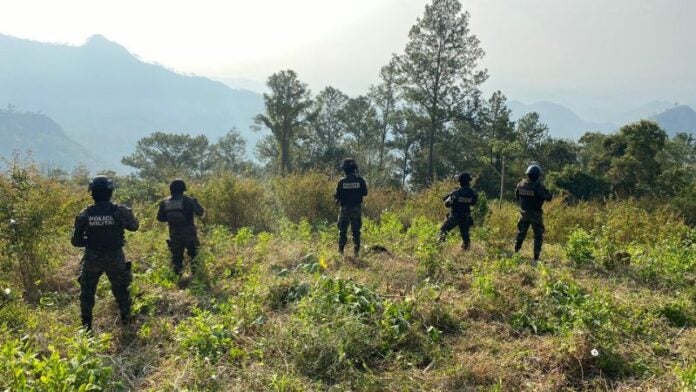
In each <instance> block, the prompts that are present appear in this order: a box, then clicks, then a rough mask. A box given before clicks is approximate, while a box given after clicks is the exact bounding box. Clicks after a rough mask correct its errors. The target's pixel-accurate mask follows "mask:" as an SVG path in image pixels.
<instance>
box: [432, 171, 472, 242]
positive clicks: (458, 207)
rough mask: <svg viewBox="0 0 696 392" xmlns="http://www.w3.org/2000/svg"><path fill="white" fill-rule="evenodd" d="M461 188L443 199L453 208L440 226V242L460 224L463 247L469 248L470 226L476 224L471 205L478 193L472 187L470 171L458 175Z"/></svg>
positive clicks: (446, 204) (447, 205)
mask: <svg viewBox="0 0 696 392" xmlns="http://www.w3.org/2000/svg"><path fill="white" fill-rule="evenodd" d="M457 179H458V180H459V186H460V188H459V189H457V190H455V191H453V192H452V193H450V194H449V195H447V196H445V197H444V198H443V199H442V200H444V201H445V206H446V207H449V208H451V209H452V211H451V212H450V213H449V214H447V219H446V220H445V222H444V223H443V224H442V227H440V235H439V237H438V241H439V242H444V241H445V239H447V233H448V232H449V231H450V230H452V229H454V228H455V227H457V226H459V233H460V234H461V236H462V249H464V250H469V246H471V238H470V237H469V228H470V227H471V225H473V224H474V220H473V219H472V217H471V206H473V205H474V204H476V201H477V200H478V195H477V194H476V191H474V190H473V189H471V187H470V186H469V184H470V183H471V175H470V174H469V173H466V172H464V173H461V174H459V176H458V177H457Z"/></svg>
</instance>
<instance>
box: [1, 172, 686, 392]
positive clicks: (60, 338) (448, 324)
mask: <svg viewBox="0 0 696 392" xmlns="http://www.w3.org/2000/svg"><path fill="white" fill-rule="evenodd" d="M50 186H52V185H50ZM50 186H49V185H47V184H41V189H43V190H40V189H38V188H37V190H36V192H39V193H37V194H36V195H34V196H31V195H29V196H27V197H25V198H24V199H22V200H21V201H22V203H24V204H21V206H24V207H26V210H22V211H24V212H22V211H19V210H17V208H19V207H17V208H16V209H15V212H16V214H17V215H18V216H22V217H23V219H26V220H28V222H34V223H35V224H37V225H39V226H40V227H41V228H43V229H39V228H36V227H35V228H34V229H35V232H32V233H34V235H35V236H37V237H36V238H34V239H33V240H30V239H26V238H24V237H21V238H20V237H18V236H21V235H26V233H25V234H22V233H21V232H19V229H16V230H15V231H11V230H10V231H5V232H3V233H4V237H3V238H4V240H3V241H4V242H5V243H4V244H3V247H4V248H5V249H6V251H5V252H4V253H3V256H2V257H3V258H2V264H1V266H2V269H3V275H2V277H0V289H2V291H1V292H0V342H1V343H2V348H0V389H3V390H4V389H7V390H30V389H31V390H34V389H37V390H50V391H53V390H93V389H103V390H238V391H247V390H264V391H265V390H273V391H302V390H332V391H348V390H353V391H355V390H367V391H373V390H374V391H379V390H384V391H396V390H398V391H402V390H403V391H411V390H413V391H416V390H428V391H430V390H442V391H450V390H484V391H487V390H540V391H544V390H545V391H558V390H675V391H677V390H693V389H694V388H696V329H694V324H695V323H696V287H695V284H694V282H695V281H696V231H694V230H693V229H690V228H688V227H686V226H685V225H684V224H683V223H681V221H680V220H679V219H677V218H675V217H673V216H672V215H670V214H669V213H668V212H665V211H661V210H658V211H652V212H647V211H645V210H644V209H642V208H641V207H640V206H639V205H638V204H636V203H633V202H610V203H608V204H601V205H600V204H578V205H574V206H567V205H564V204H563V203H561V201H560V200H556V201H554V202H552V203H551V204H550V205H549V206H548V207H547V208H546V226H547V240H548V241H547V242H546V244H545V246H544V250H543V253H542V262H541V263H540V265H539V266H538V267H536V268H534V267H531V265H530V261H531V233H530V235H529V237H528V240H527V242H526V243H525V246H524V248H523V250H522V252H521V253H520V254H517V255H513V254H511V250H512V246H513V240H514V233H515V222H516V219H517V211H516V207H515V206H514V205H512V204H508V203H504V204H503V205H502V206H498V205H497V203H489V205H488V206H485V205H484V206H482V207H481V208H480V209H479V210H477V213H476V221H477V222H476V226H475V227H474V228H473V232H472V234H473V245H472V249H471V250H470V251H469V252H463V251H461V250H460V248H459V241H460V240H459V238H457V237H458V235H457V233H456V230H455V231H453V232H452V233H451V235H450V237H449V239H448V242H447V243H446V244H444V245H443V246H440V245H438V244H437V243H436V235H437V230H438V227H439V220H440V219H442V218H443V217H444V215H445V213H446V211H445V209H444V207H442V206H441V205H440V203H439V201H438V199H439V197H440V196H441V195H440V193H442V191H443V190H444V189H446V188H447V187H450V186H451V184H449V185H447V184H445V185H440V187H439V188H437V187H436V188H437V189H434V190H432V191H429V192H424V193H421V194H419V195H416V196H411V197H409V198H408V200H405V201H402V202H401V204H400V205H399V206H398V208H394V209H391V210H386V211H384V209H385V208H383V206H382V204H384V205H385V206H388V204H389V202H388V201H389V200H395V199H398V196H395V195H394V194H391V195H390V194H386V193H384V194H379V192H377V193H375V195H374V196H372V199H368V201H367V203H368V205H367V206H366V211H367V215H368V217H367V218H366V222H365V224H364V228H363V233H364V234H363V237H364V239H363V243H364V247H365V249H364V251H363V254H362V255H361V257H360V258H359V259H355V258H353V257H351V256H350V254H351V252H350V251H348V252H347V253H348V255H347V256H345V257H343V256H340V255H339V254H338V253H337V252H336V245H335V243H336V237H337V232H336V228H335V225H334V224H333V222H328V221H326V220H325V219H322V218H321V216H319V215H317V216H313V217H312V220H311V221H307V220H303V219H301V218H300V216H302V215H305V214H303V213H302V210H301V209H295V213H296V214H297V215H300V216H290V214H288V213H286V212H282V213H281V212H279V211H277V210H275V211H274V210H273V209H269V210H267V211H266V212H265V213H264V214H266V215H264V218H263V219H264V222H267V223H266V225H267V228H266V229H263V230H261V229H256V230H250V229H248V228H244V227H241V228H239V227H235V228H234V229H233V230H230V229H229V227H231V225H229V224H226V225H223V224H221V223H222V222H225V220H226V219H228V220H230V221H234V220H235V217H234V216H233V214H232V215H227V216H224V217H218V218H217V219H214V217H215V216H216V214H218V215H219V214H220V213H221V212H220V211H214V210H215V205H217V206H220V205H225V204H224V200H223V199H224V197H225V196H224V195H222V194H220V193H219V191H220V189H218V190H217V191H214V190H210V189H208V190H205V191H201V195H202V199H201V200H202V202H203V203H204V205H206V207H208V209H209V210H210V215H209V218H207V220H206V221H205V222H203V224H202V227H201V240H202V243H203V246H202V251H201V255H200V262H201V263H202V264H203V265H204V266H205V268H204V269H203V271H202V272H201V273H200V275H198V276H193V277H190V276H186V279H184V281H182V282H178V281H177V279H176V277H175V276H174V275H173V274H172V273H171V272H170V268H169V264H168V263H169V254H168V250H167V248H166V245H165V239H166V235H167V234H166V229H165V227H164V226H162V225H160V224H158V223H156V222H155V221H154V211H155V205H154V204H153V203H140V204H137V205H136V208H135V210H136V213H137V214H138V215H139V217H140V218H141V223H142V229H141V230H140V231H139V232H137V233H133V234H129V236H128V244H127V247H126V253H127V256H128V258H129V259H131V260H132V261H133V263H134V271H135V277H134V283H133V285H132V286H131V292H132V295H133V301H134V303H133V310H134V313H135V319H134V322H133V323H132V325H130V326H127V327H122V326H121V325H120V324H119V322H118V310H117V307H116V305H115V301H114V299H113V297H112V295H111V292H110V288H109V284H108V282H107V280H106V278H104V277H103V278H102V281H101V283H100V285H99V289H98V292H97V306H96V308H95V325H94V327H95V331H94V334H92V335H88V334H85V333H84V332H81V331H80V330H79V324H80V322H79V300H78V295H79V286H78V284H77V282H76V280H75V278H76V275H77V270H78V268H79V259H80V251H79V250H77V249H74V248H71V247H70V246H69V242H68V238H69V235H70V227H71V224H72V221H71V219H72V216H74V213H76V212H77V211H79V208H80V206H81V205H82V204H83V203H84V202H85V200H86V199H85V197H84V196H80V197H77V198H76V197H73V196H70V195H71V194H72V193H71V191H70V189H64V190H61V189H63V188H66V187H65V186H63V185H59V184H58V185H55V187H54V188H50ZM216 186H217V187H220V186H222V185H219V184H218V185H216ZM327 188H330V186H328V187H327ZM46 189H48V190H50V191H51V195H52V197H53V198H54V199H55V200H62V201H61V202H60V203H58V205H50V203H49V205H48V206H43V204H36V205H33V204H32V200H34V199H37V198H38V196H37V195H39V196H40V195H41V193H40V192H46ZM322 189H323V188H322ZM243 190H246V191H248V188H244V189H243ZM238 191H239V190H238ZM206 192H207V193H206ZM235 194H238V193H235ZM61 195H62V196H61ZM211 195H215V197H217V199H216V200H217V201H213V197H212V196H211ZM30 196H31V197H30ZM287 197H290V196H287ZM13 200H15V199H13ZM18 200H19V199H16V200H15V202H16V204H15V206H20V204H18V203H19V201H18ZM37 200H38V199H37ZM298 200H299V201H297V202H298V203H301V202H305V203H307V198H302V197H299V198H298ZM370 200H372V204H370V203H371V201H370ZM37 203H38V202H37ZM213 203H215V204H213ZM380 203H382V204H380ZM44 204H46V203H44ZM493 204H495V205H493ZM32 205H33V206H34V207H33V208H34V209H36V210H39V209H40V208H39V207H41V208H43V210H40V211H43V212H42V214H44V215H40V216H43V217H44V218H43V220H37V221H31V220H30V218H31V217H32V216H34V215H32V214H34V213H33V212H32V213H29V212H27V211H34V209H32V208H30V207H31V206H32ZM24 207H23V208H24ZM247 207H249V206H247ZM229 208H232V207H229ZM329 208H330V207H326V209H327V211H328V209H329ZM218 209H219V208H218ZM306 209H307V211H315V212H316V211H321V208H319V207H317V206H312V205H310V206H308V207H306ZM243 210H244V209H243V208H242V210H240V211H242V212H243ZM40 211H39V212H36V213H35V214H40V213H41V212H40ZM291 211H292V210H291ZM242 212H240V213H239V214H240V215H239V216H238V220H240V221H243V220H244V219H252V218H249V214H259V211H257V210H256V209H255V210H254V211H248V212H247V215H244V216H242V215H241V213H242ZM274 212H277V214H276V215H274ZM334 212H335V210H334V211H329V212H327V213H331V214H333V213H334ZM22 214H24V215H22ZM306 215H310V213H308V214H306ZM287 216H290V217H289V218H288V217H287ZM37 219H38V218H37ZM51 219H53V220H51ZM252 220H253V219H252ZM54 221H55V222H57V223H55V224H53V223H51V222H54ZM20 223H21V222H20ZM259 226H261V225H257V226H256V227H259ZM5 227H7V226H5ZM8 230H9V229H8ZM42 230H43V231H42ZM13 236H14V237H13ZM32 241H33V242H32ZM27 244H33V245H31V246H29V245H27ZM376 246H380V247H384V248H386V250H387V251H383V250H382V249H381V248H379V247H376ZM13 252H14V253H13ZM22 252H24V253H22ZM31 252H34V253H37V254H38V255H34V256H36V257H35V259H40V260H45V264H38V265H35V266H33V267H32V268H34V269H37V268H39V269H40V268H45V271H49V272H50V273H45V274H43V275H41V276H42V277H43V278H42V280H41V281H36V282H33V283H32V282H30V283H27V279H29V278H28V277H31V276H36V275H32V274H31V269H28V266H26V265H25V266H22V263H23V262H24V261H25V260H35V259H31V258H30V257H29V256H31V255H32V254H33V253H31ZM13 255H14V256H13ZM17 255H23V256H22V257H29V258H28V259H22V258H17V257H19V256H17ZM41 255H42V256H41ZM39 256H41V257H39ZM12 257H15V259H11V258H12ZM42 266H43V267H42ZM25 270H26V271H25ZM34 272H36V271H34ZM23 283H24V285H23ZM31 284H33V285H34V287H35V290H31V291H32V293H29V292H28V291H27V285H31Z"/></svg>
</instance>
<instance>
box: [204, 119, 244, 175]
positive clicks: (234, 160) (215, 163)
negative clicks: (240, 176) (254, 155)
mask: <svg viewBox="0 0 696 392" xmlns="http://www.w3.org/2000/svg"><path fill="white" fill-rule="evenodd" d="M245 150H246V140H245V139H244V138H243V137H242V135H241V134H240V133H239V131H238V130H237V129H235V128H233V129H231V130H230V131H229V132H227V134H225V135H224V136H222V137H220V138H219V139H218V141H217V143H215V144H213V145H212V146H210V155H209V159H210V166H212V167H213V168H215V169H216V170H240V169H242V168H244V167H245V166H247V165H248V162H247V161H246V160H245V159H244V153H245Z"/></svg>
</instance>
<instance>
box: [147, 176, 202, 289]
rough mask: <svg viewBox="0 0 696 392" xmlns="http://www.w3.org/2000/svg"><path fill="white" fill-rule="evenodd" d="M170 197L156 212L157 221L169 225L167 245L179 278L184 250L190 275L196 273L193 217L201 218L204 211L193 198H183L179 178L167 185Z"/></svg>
mask: <svg viewBox="0 0 696 392" xmlns="http://www.w3.org/2000/svg"><path fill="white" fill-rule="evenodd" d="M169 191H170V192H171V194H172V195H171V196H170V197H168V198H166V199H164V200H162V201H161V202H160V204H159V211H158V212H157V220H158V221H160V222H167V223H168V224H169V239H168V240H167V245H168V246H169V250H170V251H171V252H172V268H173V269H174V272H175V273H176V274H177V275H179V276H181V274H182V270H183V268H184V250H186V251H187V252H188V255H189V257H190V258H191V273H192V274H195V273H196V268H197V266H198V265H197V262H196V255H198V247H199V246H200V242H199V241H198V234H197V233H196V225H195V224H194V222H193V216H194V215H197V216H203V213H204V212H205V210H204V209H203V207H201V205H200V204H199V203H198V200H196V199H195V198H194V197H189V196H185V195H184V192H185V191H186V183H185V182H184V180H181V179H179V178H177V179H175V180H174V181H172V182H171V183H170V184H169Z"/></svg>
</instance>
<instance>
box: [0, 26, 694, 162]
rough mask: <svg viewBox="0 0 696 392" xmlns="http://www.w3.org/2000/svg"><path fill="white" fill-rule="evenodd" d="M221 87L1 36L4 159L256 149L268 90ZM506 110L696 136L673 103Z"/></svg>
mask: <svg viewBox="0 0 696 392" xmlns="http://www.w3.org/2000/svg"><path fill="white" fill-rule="evenodd" d="M222 80H223V81H224V82H225V83H227V84H228V85H225V84H223V83H221V82H217V81H213V80H211V79H208V78H204V77H199V76H190V75H182V74H180V73H176V72H174V71H171V70H169V69H167V68H165V67H163V66H161V65H156V64H149V63H145V62H143V61H141V60H140V59H138V58H137V57H136V56H134V55H133V54H131V53H129V52H128V51H127V50H126V49H125V48H123V47H122V46H120V45H118V44H116V43H114V42H112V41H109V40H107V39H106V38H104V37H103V36H100V35H95V36H93V37H91V38H90V39H88V40H87V42H85V44H84V45H82V46H67V45H56V44H47V43H40V42H34V41H29V40H23V39H18V38H14V37H10V36H6V35H2V34H0V107H3V106H5V105H13V106H14V107H16V108H17V109H16V110H3V111H0V137H1V138H2V139H0V140H2V141H3V142H2V143H0V156H5V157H9V156H10V155H11V154H12V151H13V150H15V149H18V150H22V151H24V150H32V151H33V154H34V158H35V159H36V160H37V161H39V162H43V163H49V164H51V165H62V166H64V168H65V169H70V168H72V166H74V165H76V164H77V163H86V164H89V165H92V166H96V167H94V170H98V169H102V168H112V169H116V170H119V171H124V170H125V169H126V168H125V167H123V166H122V165H121V164H120V160H121V158H122V157H123V156H125V155H128V154H130V153H132V152H133V150H134V148H135V143H136V142H137V141H138V140H139V139H140V138H142V137H145V136H147V135H149V134H151V133H152V132H155V131H164V132H177V133H190V134H204V135H206V136H208V137H209V138H210V139H211V142H214V141H215V139H216V138H217V137H219V136H221V135H223V134H225V133H226V132H227V131H228V130H229V129H230V128H232V127H236V128H238V129H239V130H240V132H241V133H242V135H243V136H245V137H246V139H247V151H251V150H252V149H253V147H254V145H255V144H256V142H257V141H258V140H259V139H260V137H261V135H259V134H257V133H255V132H251V131H250V129H249V126H250V125H251V124H252V122H253V120H252V119H253V117H254V116H255V115H256V114H258V113H261V112H262V111H263V110H264V107H263V99H262V96H261V94H259V93H258V92H252V91H249V90H246V89H253V90H256V91H263V90H264V87H263V86H262V84H260V83H258V82H255V81H253V80H247V79H243V78H227V79H224V78H223V79H222ZM229 85H231V86H233V87H234V88H233V87H230V86H229ZM240 87H241V88H246V89H239V88H240ZM508 106H509V108H510V109H511V111H512V115H513V120H517V119H519V118H520V117H521V116H523V115H524V114H526V113H529V112H533V111H534V112H538V113H539V115H540V117H541V121H542V122H544V123H546V124H547V125H548V126H549V129H550V133H551V135H552V136H554V137H561V138H569V139H577V138H579V137H580V136H582V135H583V134H584V133H585V132H588V131H600V132H613V131H615V130H616V129H618V128H619V127H620V126H621V125H623V124H626V123H629V122H633V121H637V120H640V119H643V118H647V119H653V120H655V121H657V122H658V123H659V124H660V125H661V126H662V127H663V128H665V130H667V131H668V133H669V134H670V135H674V134H675V133H676V132H691V133H696V112H695V111H694V110H693V109H692V108H691V107H689V106H685V105H682V106H675V105H674V104H670V103H668V102H661V101H656V102H651V103H648V104H646V105H644V106H642V107H639V108H636V109H634V110H631V111H628V112H625V113H610V112H608V111H606V110H604V109H601V108H600V109H593V110H590V111H588V112H585V113H586V115H588V116H590V117H592V118H602V119H607V121H606V122H592V121H587V120H585V119H583V118H582V117H581V116H579V115H578V114H576V113H575V112H573V111H572V110H571V109H569V108H567V107H565V106H563V105H560V104H558V103H554V102H536V103H532V104H525V103H522V102H519V101H514V100H512V101H510V102H508ZM38 113H40V114H38ZM59 124H60V125H59Z"/></svg>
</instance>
